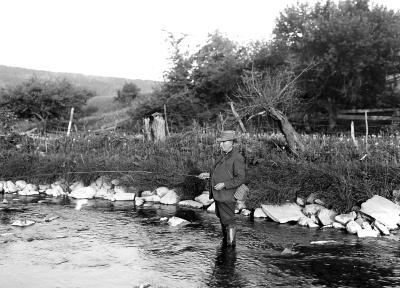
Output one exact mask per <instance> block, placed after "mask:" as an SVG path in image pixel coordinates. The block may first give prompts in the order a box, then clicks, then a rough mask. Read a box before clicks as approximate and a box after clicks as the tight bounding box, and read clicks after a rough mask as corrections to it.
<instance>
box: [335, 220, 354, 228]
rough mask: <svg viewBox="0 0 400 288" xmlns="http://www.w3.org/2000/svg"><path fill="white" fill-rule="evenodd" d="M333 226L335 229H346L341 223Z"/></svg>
mask: <svg viewBox="0 0 400 288" xmlns="http://www.w3.org/2000/svg"><path fill="white" fill-rule="evenodd" d="M350 221H353V220H350ZM332 226H333V228H335V229H346V226H344V225H343V224H342V223H339V222H333V223H332Z"/></svg>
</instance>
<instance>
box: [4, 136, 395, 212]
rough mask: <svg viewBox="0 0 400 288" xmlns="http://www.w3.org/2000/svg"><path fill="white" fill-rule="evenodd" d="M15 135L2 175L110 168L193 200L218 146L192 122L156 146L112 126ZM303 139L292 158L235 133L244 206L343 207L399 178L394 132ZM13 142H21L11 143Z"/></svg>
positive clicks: (278, 143) (267, 140) (52, 175)
mask: <svg viewBox="0 0 400 288" xmlns="http://www.w3.org/2000/svg"><path fill="white" fill-rule="evenodd" d="M13 137H14V138H12V137H11V136H7V137H5V138H2V139H0V140H1V141H0V145H1V148H2V149H1V151H2V152H1V153H0V171H1V172H0V178H1V179H3V180H10V179H12V180H18V179H25V180H28V181H30V182H33V183H37V184H41V183H50V182H52V181H55V180H57V179H58V178H60V177H62V178H64V179H66V180H67V181H69V182H72V181H76V180H83V181H84V182H85V183H86V184H89V183H90V182H91V181H93V180H95V179H96V178H97V177H99V176H100V175H109V176H110V177H112V178H121V179H122V180H123V181H124V182H125V184H127V185H134V186H136V187H138V188H139V189H140V190H152V189H154V188H156V187H158V186H168V187H170V188H176V189H177V191H178V192H179V193H180V194H181V196H182V198H183V199H193V197H194V196H197V195H198V194H199V193H200V192H201V191H203V190H204V189H206V184H207V183H204V182H203V181H201V180H199V179H197V178H195V177H192V176H188V175H197V174H199V173H200V172H202V171H208V170H209V169H210V167H212V165H213V159H215V158H216V156H217V155H218V153H219V147H218V144H217V143H216V142H215V138H216V135H215V133H212V132H207V133H204V131H201V130H196V129H193V130H192V131H189V132H186V133H180V134H173V135H172V136H171V137H170V138H169V139H168V140H167V142H166V143H165V144H159V145H155V144H153V143H149V142H146V141H143V140H142V139H140V138H137V137H136V136H135V135H125V134H118V133H110V132H109V133H104V134H93V133H79V134H78V133H75V134H73V135H72V136H71V137H59V138H55V139H45V138H37V139H32V138H25V137H21V136H18V137H17V136H15V135H14V136H13ZM302 140H303V141H304V143H305V147H307V149H306V151H305V152H304V153H303V154H302V155H301V157H299V158H294V157H293V156H291V155H290V154H287V153H286V151H285V149H284V142H283V137H282V135H280V134H270V135H259V134H255V135H247V136H246V137H245V136H243V137H242V138H241V139H240V141H239V143H238V146H239V149H240V150H241V151H242V152H243V153H244V154H245V156H246V159H247V164H248V181H249V187H250V189H251V192H250V195H249V198H248V201H247V205H248V207H250V208H256V207H259V205H260V204H261V203H271V204H278V203H283V202H285V201H287V200H289V201H293V200H294V199H295V198H296V197H297V196H302V197H307V196H308V195H309V194H310V193H316V194H317V195H318V197H319V198H321V199H322V200H324V201H325V203H327V205H328V206H329V207H331V208H333V209H335V210H336V211H338V212H348V211H349V210H350V209H351V208H352V207H353V206H354V205H360V203H362V202H363V201H365V200H367V199H368V198H370V197H371V196H372V195H374V194H378V195H382V196H384V197H387V198H390V197H391V193H392V191H393V189H395V188H397V186H398V184H399V176H398V175H400V173H399V172H400V169H399V168H398V163H399V160H400V153H399V151H400V150H399V148H400V137H399V136H397V135H376V136H375V135H372V136H371V137H369V138H368V142H369V147H368V153H367V151H366V149H365V146H364V145H361V143H365V139H363V138H358V141H359V142H360V143H359V144H360V145H359V146H360V148H358V149H356V148H355V147H354V145H353V143H352V141H351V140H350V139H349V137H347V136H345V135H342V136H327V135H302ZM17 143H18V144H19V147H20V148H16V146H15V144H17ZM365 155H367V156H365ZM76 171H80V172H85V173H81V174H75V173H74V172H76ZM94 171H136V172H129V173H114V172H105V173H102V172H94ZM143 171H146V172H143ZM42 174H45V175H42Z"/></svg>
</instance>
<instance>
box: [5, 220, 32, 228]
mask: <svg viewBox="0 0 400 288" xmlns="http://www.w3.org/2000/svg"><path fill="white" fill-rule="evenodd" d="M33 224H35V221H33V220H15V221H14V222H13V223H11V225H12V226H19V227H26V226H31V225H33Z"/></svg>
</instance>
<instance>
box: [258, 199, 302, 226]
mask: <svg viewBox="0 0 400 288" xmlns="http://www.w3.org/2000/svg"><path fill="white" fill-rule="evenodd" d="M261 208H262V210H263V211H264V213H265V214H266V215H267V216H268V217H269V218H271V219H272V220H274V221H275V222H279V223H287V222H289V221H296V222H297V221H299V219H300V217H302V216H303V213H302V212H301V207H300V206H299V205H297V204H296V203H285V204H283V205H264V204H261Z"/></svg>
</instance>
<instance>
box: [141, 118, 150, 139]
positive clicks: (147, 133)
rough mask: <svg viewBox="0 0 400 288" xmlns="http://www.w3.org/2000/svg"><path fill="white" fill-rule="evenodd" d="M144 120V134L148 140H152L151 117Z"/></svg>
mask: <svg viewBox="0 0 400 288" xmlns="http://www.w3.org/2000/svg"><path fill="white" fill-rule="evenodd" d="M143 122H144V127H143V129H144V136H145V138H146V139H147V140H148V141H151V140H152V138H151V131H150V118H144V119H143Z"/></svg>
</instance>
